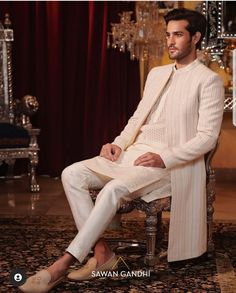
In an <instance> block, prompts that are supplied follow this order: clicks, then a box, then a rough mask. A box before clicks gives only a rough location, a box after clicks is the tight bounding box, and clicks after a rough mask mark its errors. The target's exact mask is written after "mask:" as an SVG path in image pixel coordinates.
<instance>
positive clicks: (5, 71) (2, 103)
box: [0, 14, 40, 192]
mask: <svg viewBox="0 0 236 293" xmlns="http://www.w3.org/2000/svg"><path fill="white" fill-rule="evenodd" d="M10 26H11V22H10V19H9V15H8V14H6V15H5V20H4V26H3V25H2V24H1V22H0V165H2V164H3V162H5V163H6V164H7V165H8V170H7V174H6V176H5V177H6V178H8V177H10V175H11V174H12V173H13V167H14V163H15V160H16V159H22V158H26V159H28V160H29V170H28V173H29V178H30V191H32V192H38V191H39V185H38V183H37V181H36V175H35V170H36V166H37V165H38V151H39V147H38V143H37V136H38V135H39V132H40V129H35V128H32V125H31V123H30V118H29V117H30V116H31V115H33V114H34V113H35V112H36V111H37V110H38V106H39V105H38V102H37V99H36V98H35V97H33V96H30V95H26V96H24V97H23V98H22V99H20V100H19V99H13V91H12V57H11V50H12V41H13V30H12V29H10Z"/></svg>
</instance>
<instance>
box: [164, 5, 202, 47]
mask: <svg viewBox="0 0 236 293" xmlns="http://www.w3.org/2000/svg"><path fill="white" fill-rule="evenodd" d="M171 20H187V22H188V25H187V27H186V29H187V31H189V33H190V36H193V35H195V33H196V32H200V33H201V38H200V40H199V41H198V42H197V44H196V48H197V49H200V47H201V42H202V40H203V38H204V36H205V32H206V26H207V21H206V18H205V16H204V15H203V14H201V13H200V12H198V11H194V10H190V9H186V8H179V9H173V10H171V11H169V12H168V13H167V14H166V15H165V21H166V24H168V22H169V21H171Z"/></svg>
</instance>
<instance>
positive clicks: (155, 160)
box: [134, 152, 166, 168]
mask: <svg viewBox="0 0 236 293" xmlns="http://www.w3.org/2000/svg"><path fill="white" fill-rule="evenodd" d="M134 166H144V167H157V168H165V167H166V166H165V164H164V162H163V160H162V158H161V157H160V155H158V154H155V153H150V152H148V153H145V154H143V155H142V156H140V157H138V158H137V159H136V160H135V161H134Z"/></svg>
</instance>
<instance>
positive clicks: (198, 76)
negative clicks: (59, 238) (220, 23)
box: [20, 9, 224, 293]
mask: <svg viewBox="0 0 236 293" xmlns="http://www.w3.org/2000/svg"><path fill="white" fill-rule="evenodd" d="M165 19H166V23H167V32H166V39H167V46H168V52H169V57H170V58H171V59H173V60H175V63H174V64H170V65H165V66H161V67H157V68H154V69H152V70H151V72H150V73H149V75H148V78H147V81H146V85H145V90H144V95H143V98H142V100H141V101H140V103H139V105H138V108H137V110H136V111H135V113H134V114H133V116H132V117H131V118H130V120H129V121H128V124H127V126H126V127H125V128H124V130H123V131H122V132H121V134H120V135H119V136H118V137H116V139H115V140H114V142H113V143H108V144H106V145H104V146H103V147H102V149H101V153H100V156H97V157H95V158H92V159H89V160H85V161H82V162H78V163H75V164H73V165H71V166H69V167H67V168H66V169H65V170H64V171H63V174H62V182H63V186H64V189H65V193H66V195H67V198H68V201H69V204H70V207H71V210H72V213H73V217H74V220H75V223H76V226H77V228H78V230H79V232H78V234H77V235H76V237H75V238H74V240H73V241H72V242H71V244H70V245H69V247H68V248H67V251H66V252H65V254H64V255H63V256H62V257H61V258H60V259H58V260H57V261H56V262H55V263H53V264H52V265H51V266H49V267H48V268H47V269H45V270H43V271H40V272H38V273H37V274H36V275H34V276H32V277H30V278H29V279H28V280H27V281H26V283H25V284H24V285H22V286H21V287H20V289H21V290H22V291H23V292H31V293H32V292H39V288H40V290H41V291H40V292H48V291H49V290H50V289H51V288H52V287H53V286H55V285H56V284H57V283H58V282H59V281H60V280H61V278H62V277H63V276H64V275H65V274H66V272H67V271H68V269H69V267H70V265H71V264H73V263H74V262H75V261H77V260H78V261H79V262H83V260H84V259H85V258H86V256H87V255H88V253H89V251H90V250H91V249H92V248H94V257H92V258H90V259H89V260H88V263H87V264H86V265H85V266H84V267H82V268H81V269H79V270H77V271H74V272H71V273H70V274H69V275H68V277H69V279H72V280H87V279H90V278H91V277H92V272H93V271H99V270H103V271H104V270H111V269H114V267H115V263H116V257H115V255H114V254H113V253H112V251H111V249H110V248H109V246H108V244H107V243H106V241H105V240H104V239H102V238H100V237H101V235H102V233H103V232H104V230H105V229H106V227H107V226H108V224H109V223H110V221H111V220H112V218H113V216H114V215H115V214H116V211H117V209H118V208H119V206H120V204H121V201H126V200H132V199H134V198H137V197H141V196H143V197H142V198H143V199H144V200H146V201H148V202H149V201H152V200H155V199H158V198H160V197H161V196H163V194H164V195H165V196H169V195H170V194H171V197H172V201H171V215H170V216H171V218H170V230H169V246H168V261H170V262H171V261H178V260H184V259H188V258H194V257H198V256H200V255H202V254H203V253H204V252H205V251H206V245H207V241H206V240H207V236H206V230H207V227H206V196H205V184H206V182H205V180H206V171H205V164H204V154H205V153H207V152H208V151H209V150H211V149H212V148H213V147H214V145H215V144H216V141H217V138H218V135H219V131H220V127H221V121H222V114H223V101H224V91H223V84H222V81H221V79H220V78H219V76H218V75H217V74H216V73H214V72H213V71H211V70H210V69H208V68H207V67H206V66H205V65H203V64H201V63H200V62H199V61H198V60H197V54H196V50H197V48H199V46H200V43H201V41H202V39H203V37H204V34H205V29H206V20H205V18H204V16H203V15H201V14H200V13H199V12H196V11H191V10H187V9H174V10H172V11H170V12H169V13H168V14H167V15H166V17H165ZM89 188H102V189H101V191H100V193H99V194H98V197H97V200H96V203H95V205H94V204H93V202H92V200H91V198H90V195H89ZM144 195H145V196H144ZM35 280H38V282H35Z"/></svg>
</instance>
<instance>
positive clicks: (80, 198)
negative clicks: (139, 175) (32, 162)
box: [62, 162, 130, 262]
mask: <svg viewBox="0 0 236 293" xmlns="http://www.w3.org/2000/svg"><path fill="white" fill-rule="evenodd" d="M62 184H63V187H64V190H65V193H66V196H67V199H68V202H69V205H70V208H71V211H72V214H73V217H74V220H75V224H76V227H77V229H78V231H79V232H78V234H77V235H76V236H75V238H74V239H73V240H72V242H71V244H70V245H69V247H68V248H67V252H69V253H70V254H72V255H73V256H74V257H75V258H76V259H78V260H79V261H80V262H82V261H83V260H84V259H85V257H86V256H87V255H88V253H89V252H90V250H91V249H92V247H93V246H94V244H95V243H96V241H97V240H98V239H99V237H100V236H101V235H102V233H103V232H104V231H105V229H106V228H107V226H108V225H109V224H110V222H111V220H112V218H113V217H114V216H115V214H116V211H117V210H118V209H119V206H120V203H121V200H129V194H130V192H129V191H128V189H127V188H126V187H125V186H124V184H123V183H122V182H121V181H119V180H117V179H110V178H107V177H103V176H101V175H100V174H97V173H95V172H93V171H91V170H89V169H88V168H87V167H85V166H84V165H83V164H82V163H80V162H78V163H74V164H72V165H71V166H69V167H67V168H66V169H64V170H63V172H62ZM90 188H98V189H100V188H102V190H101V191H100V192H99V194H98V196H97V199H96V201H95V204H94V203H93V201H92V199H91V197H90V194H89V189H90Z"/></svg>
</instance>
